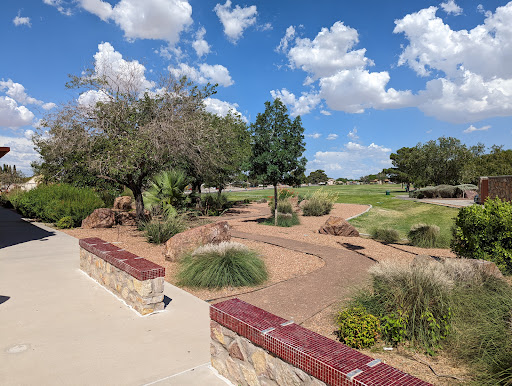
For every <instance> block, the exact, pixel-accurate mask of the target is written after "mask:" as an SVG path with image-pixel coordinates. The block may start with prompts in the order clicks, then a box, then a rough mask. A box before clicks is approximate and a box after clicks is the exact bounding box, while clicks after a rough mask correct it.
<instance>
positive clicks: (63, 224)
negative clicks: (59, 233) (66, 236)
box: [55, 216, 75, 229]
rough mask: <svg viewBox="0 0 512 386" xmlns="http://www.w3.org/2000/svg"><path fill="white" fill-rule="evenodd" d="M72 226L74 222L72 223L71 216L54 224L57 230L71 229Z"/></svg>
mask: <svg viewBox="0 0 512 386" xmlns="http://www.w3.org/2000/svg"><path fill="white" fill-rule="evenodd" d="M74 225H75V222H74V221H73V217H71V216H65V217H62V218H61V219H60V220H59V221H57V222H56V223H55V226H56V227H57V228H59V229H69V228H73V226H74Z"/></svg>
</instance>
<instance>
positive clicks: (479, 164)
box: [383, 137, 512, 187]
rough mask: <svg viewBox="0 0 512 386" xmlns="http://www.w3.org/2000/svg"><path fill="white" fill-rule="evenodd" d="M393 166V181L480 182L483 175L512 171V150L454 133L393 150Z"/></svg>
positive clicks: (417, 184) (421, 184) (390, 171)
mask: <svg viewBox="0 0 512 386" xmlns="http://www.w3.org/2000/svg"><path fill="white" fill-rule="evenodd" d="M390 158H391V162H392V164H393V167H392V168H388V169H384V170H383V173H385V174H387V175H388V176H389V178H390V180H391V181H393V182H398V183H405V184H413V185H414V186H415V187H424V186H428V185H443V184H446V185H459V184H464V183H472V184H477V183H478V181H479V177H481V176H496V175H510V174H512V150H504V149H503V147H502V146H496V145H495V146H492V147H491V148H490V149H486V147H485V146H484V145H483V144H478V145H476V146H470V147H468V146H466V145H465V144H463V143H461V141H460V140H458V139H457V138H453V137H440V138H438V139H437V140H432V141H428V142H426V143H418V144H417V145H416V146H414V147H402V148H400V149H398V150H397V151H396V153H392V154H391V156H390Z"/></svg>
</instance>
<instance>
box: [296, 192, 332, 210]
mask: <svg viewBox="0 0 512 386" xmlns="http://www.w3.org/2000/svg"><path fill="white" fill-rule="evenodd" d="M337 200H338V195H337V194H334V193H329V192H326V191H324V190H323V189H318V190H317V191H316V192H315V193H313V194H312V195H311V197H309V198H308V199H307V201H306V203H305V204H304V206H303V207H302V214H303V215H304V216H323V215H326V214H329V213H330V212H331V210H332V207H333V206H334V203H335V202H336V201H337Z"/></svg>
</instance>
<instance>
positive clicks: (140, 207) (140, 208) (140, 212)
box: [129, 185, 146, 221]
mask: <svg viewBox="0 0 512 386" xmlns="http://www.w3.org/2000/svg"><path fill="white" fill-rule="evenodd" d="M129 188H130V189H131V190H132V192H133V196H134V197H135V214H136V216H137V221H144V220H146V216H145V215H144V200H143V199H142V189H141V188H140V187H138V186H135V185H133V186H130V187H129Z"/></svg>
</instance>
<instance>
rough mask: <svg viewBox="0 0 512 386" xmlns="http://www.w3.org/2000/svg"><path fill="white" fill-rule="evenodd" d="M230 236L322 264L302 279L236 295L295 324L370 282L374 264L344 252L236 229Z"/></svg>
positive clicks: (298, 278)
mask: <svg viewBox="0 0 512 386" xmlns="http://www.w3.org/2000/svg"><path fill="white" fill-rule="evenodd" d="M245 217H246V216H244V218H245ZM247 217H249V216H247ZM250 217H261V215H259V216H258V214H256V215H254V214H253V215H252V216H250ZM238 218H240V217H238ZM227 220H228V221H229V220H230V219H227ZM233 220H234V218H233ZM231 235H232V237H234V238H240V239H247V240H254V241H258V242H263V243H267V244H272V245H276V246H279V247H282V248H286V249H290V250H293V251H297V252H301V253H307V254H310V255H314V256H317V257H319V258H321V259H322V260H323V261H324V262H325V264H324V266H323V267H322V268H320V269H317V270H316V271H313V272H311V273H308V274H306V275H304V276H298V277H295V278H292V279H289V280H286V281H283V282H280V283H276V284H274V285H272V286H269V287H265V288H262V289H260V290H256V291H253V292H249V293H245V294H241V295H237V296H236V297H238V298H239V299H241V300H244V301H246V302H248V303H251V304H253V305H255V306H257V307H260V308H263V309H265V310H267V311H269V312H272V313H274V314H276V315H278V316H281V317H282V318H285V319H293V320H294V321H295V322H296V323H303V322H304V321H306V320H307V319H309V318H311V317H312V316H314V315H316V314H317V313H318V312H320V311H322V310H323V309H325V308H326V307H328V306H330V305H331V304H333V303H335V302H337V301H341V300H345V299H348V298H349V297H350V296H351V295H352V294H353V291H354V290H355V289H356V288H358V287H361V285H363V284H364V283H365V282H366V281H367V280H368V279H369V274H368V268H370V266H371V265H373V264H374V261H372V260H371V259H369V258H367V257H364V256H362V255H360V254H358V253H355V252H352V251H349V250H346V249H341V248H339V249H338V248H334V247H330V246H325V245H318V244H311V243H306V242H300V241H296V240H291V239H286V238H282V237H275V236H264V235H258V234H253V233H245V232H240V231H237V230H232V231H231Z"/></svg>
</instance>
